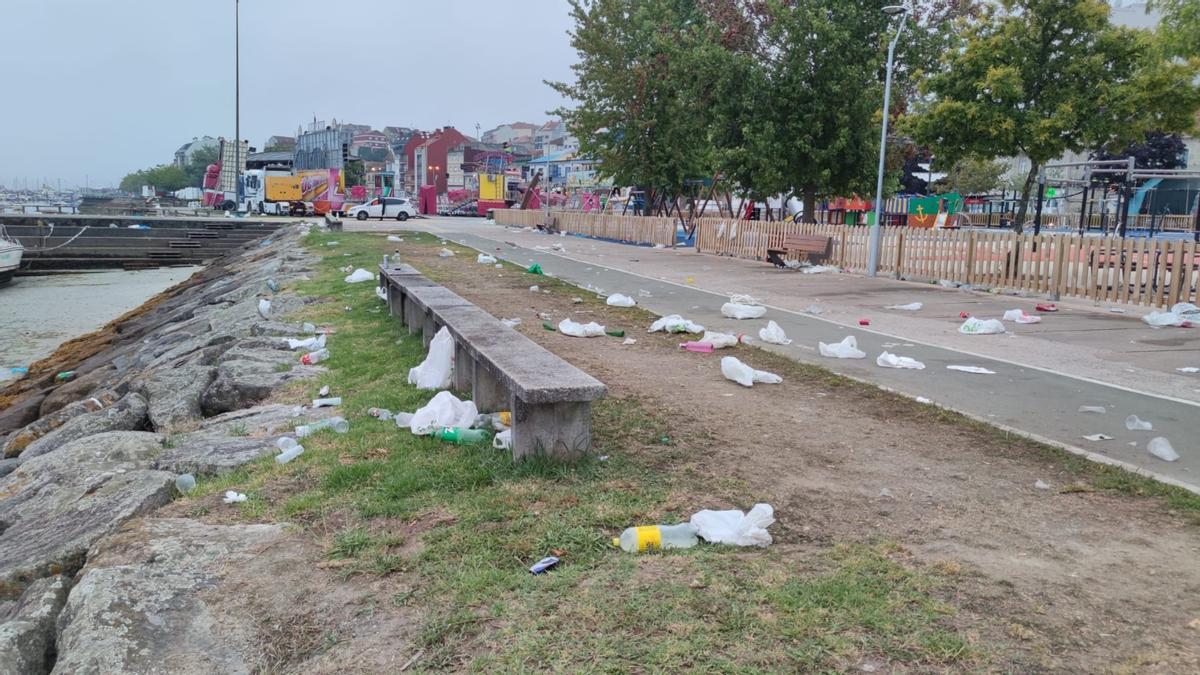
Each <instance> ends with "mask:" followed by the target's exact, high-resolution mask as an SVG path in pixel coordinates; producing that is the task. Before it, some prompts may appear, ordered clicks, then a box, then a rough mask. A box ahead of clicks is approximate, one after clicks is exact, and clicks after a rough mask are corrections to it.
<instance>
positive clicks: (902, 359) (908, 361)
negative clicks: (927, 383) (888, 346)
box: [875, 352, 925, 370]
mask: <svg viewBox="0 0 1200 675" xmlns="http://www.w3.org/2000/svg"><path fill="white" fill-rule="evenodd" d="M875 365H877V366H881V367H883V368H909V369H912V370H925V364H924V363H921V362H920V361H918V360H916V359H914V358H911V357H908V356H898V355H896V354H892V353H890V352H883V353H882V354H880V355H879V356H878V357H876V358H875Z"/></svg>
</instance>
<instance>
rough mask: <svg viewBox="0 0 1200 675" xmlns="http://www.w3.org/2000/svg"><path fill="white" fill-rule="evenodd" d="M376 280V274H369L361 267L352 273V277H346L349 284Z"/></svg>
mask: <svg viewBox="0 0 1200 675" xmlns="http://www.w3.org/2000/svg"><path fill="white" fill-rule="evenodd" d="M374 278H375V275H374V274H371V273H370V272H368V271H366V270H364V269H363V268H361V267H360V268H358V269H356V270H354V271H353V272H351V273H350V276H348V277H346V279H345V281H346V283H348V284H357V283H359V282H362V281H370V280H372V279H374Z"/></svg>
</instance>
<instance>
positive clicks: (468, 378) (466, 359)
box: [454, 341, 478, 405]
mask: <svg viewBox="0 0 1200 675" xmlns="http://www.w3.org/2000/svg"><path fill="white" fill-rule="evenodd" d="M474 381H475V359H473V358H471V354H470V352H468V351H467V350H466V349H464V348H463V346H462V344H460V343H459V342H458V341H455V342H454V389H455V390H456V391H471V389H472V386H473V383H474ZM476 405H478V404H476Z"/></svg>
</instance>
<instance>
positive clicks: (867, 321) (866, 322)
mask: <svg viewBox="0 0 1200 675" xmlns="http://www.w3.org/2000/svg"><path fill="white" fill-rule="evenodd" d="M858 325H860V326H870V325H871V320H870V319H859V320H858Z"/></svg>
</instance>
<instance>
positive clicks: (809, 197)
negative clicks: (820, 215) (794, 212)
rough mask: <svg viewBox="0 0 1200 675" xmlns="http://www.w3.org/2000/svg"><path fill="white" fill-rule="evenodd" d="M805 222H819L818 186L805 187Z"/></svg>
mask: <svg viewBox="0 0 1200 675" xmlns="http://www.w3.org/2000/svg"><path fill="white" fill-rule="evenodd" d="M803 190H804V218H803V220H804V222H806V223H815V222H817V187H816V186H815V185H805V186H804V188H803Z"/></svg>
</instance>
